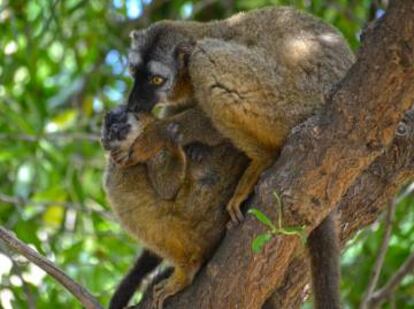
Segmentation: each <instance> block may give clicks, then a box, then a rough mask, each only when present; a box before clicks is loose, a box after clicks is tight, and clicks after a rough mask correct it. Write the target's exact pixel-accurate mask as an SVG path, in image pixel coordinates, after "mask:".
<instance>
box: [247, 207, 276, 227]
mask: <svg viewBox="0 0 414 309" xmlns="http://www.w3.org/2000/svg"><path fill="white" fill-rule="evenodd" d="M247 213H249V214H251V215H253V216H255V217H256V219H257V220H259V221H260V222H262V223H263V224H265V225H267V226H268V227H270V228H271V229H272V230H274V229H275V226H274V225H273V223H272V220H270V218H269V217H268V216H266V214H264V213H263V212H262V211H261V210H259V209H257V208H251V209H249V211H248V212H247Z"/></svg>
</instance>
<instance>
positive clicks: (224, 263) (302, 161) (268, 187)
mask: <svg viewBox="0 0 414 309" xmlns="http://www.w3.org/2000/svg"><path fill="white" fill-rule="evenodd" d="M413 60H414V1H412V0H400V1H394V2H392V3H391V5H390V8H389V10H388V12H387V14H386V15H385V16H384V17H383V18H382V19H381V20H380V21H379V22H377V23H376V25H375V27H372V29H370V30H369V31H368V33H366V39H365V41H364V44H363V48H362V49H361V51H360V53H359V55H358V60H357V62H356V63H355V65H354V66H353V67H352V68H351V69H350V71H349V72H348V74H347V76H346V77H345V78H344V80H343V81H342V82H341V83H340V84H338V85H337V87H336V88H335V89H333V91H332V93H331V95H330V97H329V98H327V99H328V102H329V104H328V105H327V107H326V109H325V110H324V111H323V113H322V114H321V115H319V116H317V117H313V118H311V119H309V120H308V121H306V123H304V124H303V125H301V126H299V127H298V128H297V129H296V130H294V131H295V132H294V133H293V134H292V135H291V136H290V138H289V140H288V142H287V143H286V146H285V147H284V149H283V151H282V153H281V155H280V158H279V160H278V161H277V162H276V163H275V165H274V166H273V167H272V168H271V169H270V170H269V171H267V172H266V173H265V174H264V175H263V177H262V179H261V181H260V182H259V184H258V185H257V187H256V194H255V195H254V197H253V198H252V200H251V202H250V206H252V207H255V208H259V209H261V210H262V211H263V212H265V213H266V214H268V215H269V217H271V218H272V219H273V220H275V219H276V214H275V213H276V212H275V204H276V202H275V200H274V196H273V194H274V192H277V193H278V194H279V195H280V196H281V198H282V200H283V203H284V208H283V209H284V214H283V224H284V225H285V226H302V225H305V226H306V229H307V232H308V233H309V232H310V231H312V230H313V229H314V228H315V227H316V226H317V225H318V224H319V223H320V222H321V221H322V220H323V218H325V217H326V216H327V215H328V214H329V213H330V212H331V211H332V209H334V208H335V206H337V205H340V210H341V211H340V213H341V217H342V218H343V221H342V224H343V225H342V237H343V239H347V238H349V237H350V236H351V235H352V234H353V233H355V231H356V230H358V229H361V228H362V227H363V226H365V225H367V224H369V223H370V222H372V221H373V220H374V219H375V218H376V217H377V216H378V215H379V213H380V210H381V208H382V206H383V205H384V204H385V201H386V200H388V198H389V197H390V196H392V195H393V194H394V193H395V192H396V190H397V189H398V187H399V186H400V185H401V184H402V183H403V182H404V181H405V180H407V178H408V177H409V176H410V175H411V168H407V167H406V166H405V165H404V164H405V163H406V161H407V160H408V161H410V156H409V155H407V158H406V157H404V155H402V154H404V153H405V152H404V151H405V150H402V149H400V148H399V147H398V146H395V143H398V141H399V140H398V139H396V141H395V142H394V145H393V146H392V147H391V148H390V150H388V152H386V153H385V154H384V152H385V151H386V149H387V147H388V146H389V145H390V143H391V142H392V140H393V137H394V133H395V131H396V128H397V125H398V123H399V121H400V120H401V118H402V116H403V115H404V112H405V111H406V110H407V109H408V108H409V107H410V106H411V105H412V103H413V100H414V66H413ZM407 149H409V150H410V149H411V148H410V147H408V146H407ZM407 152H409V151H408V150H407ZM381 155H382V156H381ZM380 156H381V157H380ZM378 157H380V158H378ZM411 157H412V155H411ZM377 158H378V159H377ZM404 158H405V159H404ZM374 160H376V161H375V162H374ZM373 162H374V163H373ZM371 163H372V164H371ZM370 165H371V167H370ZM369 167H370V168H369ZM368 168H369V170H368V171H367V172H365V173H364V174H363V175H361V174H362V173H363V172H364V171H365V170H367V169H368ZM359 176H360V178H358V177H359ZM370 182H373V183H372V184H370ZM352 184H353V186H352V187H351V185H352ZM345 193H346V195H345ZM344 195H345V197H344V198H343V199H342V201H341V198H342V197H343V196H344ZM347 201H348V202H347ZM263 231H264V226H263V224H261V223H260V222H258V221H257V220H255V219H254V218H253V217H251V216H248V217H247V218H246V220H245V222H244V223H243V224H242V225H241V226H240V227H238V228H236V229H233V230H231V231H230V232H229V233H227V235H226V237H225V239H224V240H223V242H222V244H221V246H220V248H219V249H218V250H217V253H216V254H215V256H214V257H213V259H212V260H211V261H210V262H209V263H208V265H207V266H206V267H205V268H204V269H203V270H202V271H201V273H200V274H199V275H198V276H197V278H196V280H195V282H194V284H193V285H192V286H191V287H189V288H188V289H186V290H185V291H184V292H183V293H181V294H180V295H177V296H176V297H174V298H173V299H171V301H169V302H168V304H167V306H166V307H167V308H203V309H204V308H215V309H220V308H226V309H227V308H249V309H254V308H260V307H261V306H262V305H263V303H264V302H265V300H266V299H267V298H269V296H270V295H271V293H272V291H274V290H275V288H278V290H277V293H276V296H275V297H273V298H272V301H273V302H274V303H275V304H278V299H280V301H279V304H280V306H278V307H280V308H289V307H296V306H297V305H298V304H299V303H300V297H299V296H300V293H302V291H303V282H301V281H304V279H306V278H307V276H308V275H307V272H308V270H307V267H306V266H305V262H304V259H303V257H304V254H305V252H304V250H303V246H302V245H301V244H300V241H299V240H298V238H297V237H295V236H289V237H287V236H278V237H274V238H273V239H272V240H271V241H270V242H269V243H268V244H266V246H265V247H264V250H263V251H262V252H261V253H259V254H253V253H252V251H251V242H252V240H253V239H254V237H255V236H256V235H257V234H259V233H262V232H263ZM287 270H288V272H287V273H286V271H287ZM140 308H149V301H146V302H144V303H143V304H142V306H140Z"/></svg>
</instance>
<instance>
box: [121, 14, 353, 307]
mask: <svg viewBox="0 0 414 309" xmlns="http://www.w3.org/2000/svg"><path fill="white" fill-rule="evenodd" d="M353 59H354V57H353V54H352V52H351V50H350V49H349V47H348V45H347V43H346V42H345V40H344V39H343V37H342V36H341V34H339V33H338V32H337V31H336V30H335V29H334V28H332V27H331V26H329V25H327V24H325V23H323V22H322V21H321V20H319V19H317V18H316V17H313V16H311V15H308V14H306V13H303V12H299V11H297V10H294V9H292V8H287V7H279V8H267V9H262V10H256V11H252V12H249V13H245V14H238V15H235V16H233V17H230V18H228V19H226V20H223V21H214V22H209V23H196V22H174V21H164V22H159V23H156V24H154V25H152V26H151V27H149V28H148V29H145V30H142V31H137V32H133V33H132V49H131V51H130V55H129V62H130V69H131V73H132V76H133V78H134V85H133V89H132V91H131V93H130V96H129V99H128V110H130V111H133V112H149V111H151V110H152V109H153V107H154V106H155V105H156V104H159V103H166V104H171V105H176V106H181V107H182V108H183V109H185V108H191V107H193V106H194V105H197V106H198V107H199V108H200V110H201V111H202V113H204V115H206V116H207V117H208V118H209V119H210V120H211V122H212V123H213V126H214V127H215V128H216V129H217V130H218V132H220V133H221V135H222V136H223V137H224V138H227V139H228V140H230V141H231V142H232V143H233V144H234V145H235V146H236V147H237V148H239V149H240V150H241V151H243V152H244V153H245V154H246V155H247V156H248V157H249V158H250V159H251V161H250V163H249V166H248V168H247V169H246V170H245V171H244V174H243V176H242V177H241V179H240V181H239V182H238V184H237V187H236V190H235V192H234V194H233V196H232V198H231V199H230V201H229V202H228V204H227V209H228V211H229V214H230V216H231V218H232V220H233V221H235V222H238V221H241V220H242V219H243V215H242V212H241V211H240V204H241V202H242V201H243V200H245V199H246V197H247V196H248V194H249V193H250V192H251V191H252V188H253V186H254V185H255V183H256V182H257V180H258V178H259V176H260V174H261V173H262V172H263V170H264V169H266V168H267V167H268V166H269V165H270V164H271V163H272V161H274V160H275V159H276V158H277V155H278V152H279V150H280V148H281V146H282V145H283V142H284V141H285V139H286V137H287V135H288V134H289V132H290V130H291V129H292V127H294V126H295V125H297V124H299V123H300V122H301V121H303V120H304V119H306V118H307V117H309V116H310V115H312V114H313V113H315V112H317V110H318V109H319V108H320V107H321V106H322V105H323V104H324V103H325V95H326V94H327V93H328V91H329V90H330V88H331V87H332V85H333V84H335V83H336V82H337V81H339V80H340V79H341V78H342V77H343V76H344V75H345V72H346V71H347V69H348V68H349V67H350V66H351V64H352V62H353ZM183 119H184V120H185V118H183ZM172 124H173V125H172V126H170V128H173V130H170V134H169V135H170V138H172V139H173V140H174V141H175V142H177V141H178V142H179V143H180V144H181V145H186V144H188V143H191V142H194V141H199V142H200V141H201V142H202V143H204V144H207V145H211V146H214V145H220V144H221V143H222V142H223V140H224V139H223V138H217V135H212V136H210V135H209V134H206V132H204V131H203V130H200V126H199V125H198V124H197V122H196V121H190V122H185V121H183V122H181V121H180V119H178V118H177V119H175V120H174V122H172ZM177 131H178V132H179V134H177ZM177 136H179V137H180V138H176V137H177ZM219 136H220V135H219ZM132 148H133V149H134V150H136V149H137V147H132ZM119 163H120V164H121V165H122V164H124V163H125V165H131V164H130V163H129V162H128V160H121V161H120V162H119ZM177 197H178V196H177ZM114 202H116V201H115V199H114ZM171 205H172V204H171ZM174 205H175V204H174ZM203 207H204V206H203ZM162 224H163V223H160V224H159V225H162ZM312 234H313V235H314V236H315V237H313V236H312V235H311V236H310V241H311V242H313V240H315V242H317V245H316V246H312V245H310V249H311V250H310V251H311V257H313V259H312V262H313V282H314V288H315V290H316V291H315V298H316V306H317V308H338V307H339V297H338V295H337V287H338V283H337V280H338V274H337V263H335V259H336V258H337V257H336V255H335V254H337V250H336V249H335V246H336V244H335V239H334V238H335V237H334V236H335V231H334V228H333V224H332V220H331V218H328V219H326V220H325V221H324V222H323V224H322V225H321V226H320V227H319V228H318V229H317V230H315V232H314V233H312ZM316 235H317V236H316ZM312 239H313V240H312ZM325 241H326V242H325ZM315 242H313V244H315ZM318 251H323V252H322V253H323V254H322V255H320V253H321V252H318ZM331 253H332V254H331ZM324 254H326V256H325V255H324ZM315 261H318V263H319V265H317V262H315ZM325 265H326V266H327V267H328V270H323V269H322V268H320V267H324V266H325ZM324 287H325V288H324ZM326 291H328V292H326Z"/></svg>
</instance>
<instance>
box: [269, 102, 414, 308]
mask: <svg viewBox="0 0 414 309" xmlns="http://www.w3.org/2000/svg"><path fill="white" fill-rule="evenodd" d="M397 132H398V135H397V136H396V138H395V139H394V141H393V144H392V145H391V147H390V148H389V149H388V150H387V151H386V153H385V154H383V155H382V156H380V157H379V158H378V159H377V160H375V161H374V162H373V163H372V164H371V166H370V167H369V168H368V170H366V171H365V172H364V173H363V174H362V175H361V176H360V177H358V179H357V180H356V181H355V182H354V183H353V185H352V186H351V187H350V188H349V189H348V191H347V193H346V194H345V195H344V197H343V198H342V200H341V202H340V203H339V207H338V209H339V211H338V216H339V219H340V226H339V231H340V239H341V242H342V244H345V242H346V241H347V240H348V239H350V238H352V236H353V235H354V234H355V233H356V232H357V231H358V230H360V229H361V228H363V227H365V226H367V225H369V224H371V223H372V222H374V221H375V220H376V219H377V218H378V216H379V215H380V214H381V212H382V210H383V209H384V208H385V207H387V206H388V205H389V203H390V202H391V199H392V198H393V197H394V196H395V195H396V194H397V193H398V191H399V190H400V188H401V186H402V185H404V184H407V183H408V182H409V181H410V180H413V179H414V160H413V158H414V110H411V111H410V112H408V113H407V115H406V116H405V119H404V121H402V122H401V123H400V126H399V128H398V130H397ZM309 276H310V272H309V267H308V262H307V258H306V254H305V252H301V253H300V254H299V255H298V256H296V257H295V259H293V260H292V262H291V263H290V264H289V268H288V271H287V273H286V277H285V279H284V281H283V284H282V285H281V286H280V287H279V288H278V289H277V290H276V291H275V293H274V294H273V295H272V297H271V298H270V299H269V300H268V301H267V303H266V306H264V309H271V308H286V309H288V308H298V306H299V305H300V304H301V303H302V301H303V300H304V298H305V296H306V295H307V293H306V292H307V291H308V290H309V289H308V288H307V287H309V283H310V277H309Z"/></svg>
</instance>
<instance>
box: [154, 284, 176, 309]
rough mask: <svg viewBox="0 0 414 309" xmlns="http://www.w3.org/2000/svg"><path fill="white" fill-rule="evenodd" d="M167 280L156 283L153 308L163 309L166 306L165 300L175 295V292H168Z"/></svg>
mask: <svg viewBox="0 0 414 309" xmlns="http://www.w3.org/2000/svg"><path fill="white" fill-rule="evenodd" d="M167 286H168V284H167V282H166V280H163V281H161V282H160V283H158V284H156V285H155V286H154V289H153V293H152V306H151V307H152V308H153V309H162V308H163V307H164V301H165V300H166V299H167V298H168V297H170V296H172V295H174V294H175V293H174V292H168V289H167Z"/></svg>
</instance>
